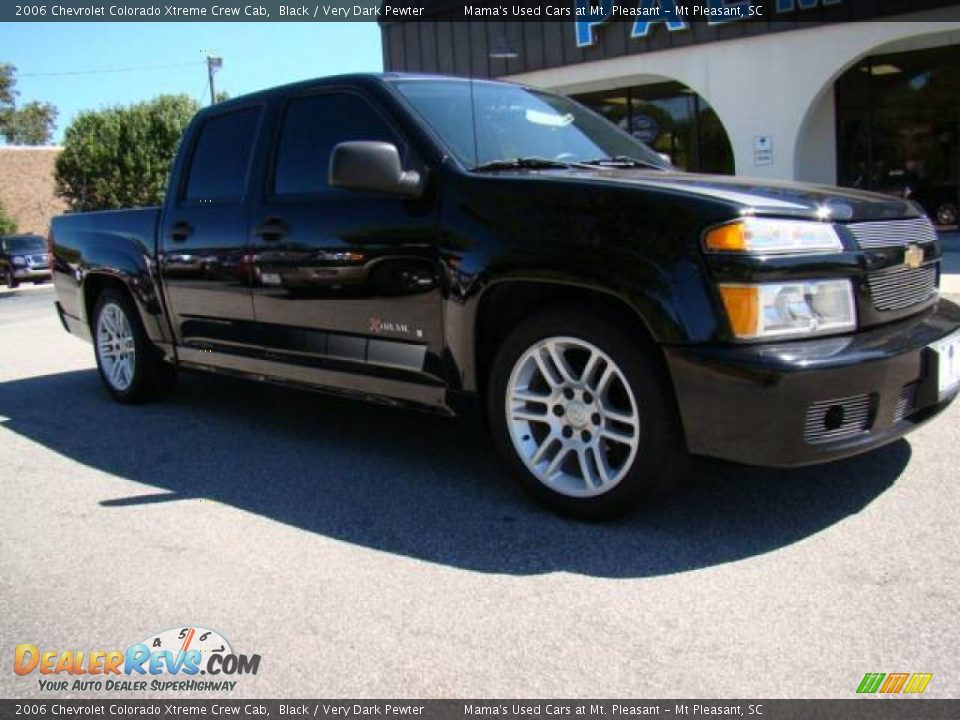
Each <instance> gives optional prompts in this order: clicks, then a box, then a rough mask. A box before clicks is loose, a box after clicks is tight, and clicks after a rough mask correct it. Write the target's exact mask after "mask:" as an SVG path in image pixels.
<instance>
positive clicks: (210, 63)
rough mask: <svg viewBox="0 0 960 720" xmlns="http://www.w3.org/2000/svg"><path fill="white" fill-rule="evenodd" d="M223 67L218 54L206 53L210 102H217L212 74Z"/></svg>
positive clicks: (221, 59)
mask: <svg viewBox="0 0 960 720" xmlns="http://www.w3.org/2000/svg"><path fill="white" fill-rule="evenodd" d="M222 67H223V58H222V57H220V56H218V55H211V54H210V53H207V79H208V80H209V81H210V104H211V105H213V104H215V103H216V102H217V90H216V87H215V85H214V80H213V78H214V76H215V75H216V74H217V71H218V70H219V69H220V68H222Z"/></svg>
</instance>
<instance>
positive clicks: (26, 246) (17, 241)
mask: <svg viewBox="0 0 960 720" xmlns="http://www.w3.org/2000/svg"><path fill="white" fill-rule="evenodd" d="M3 249H4V250H5V251H6V252H8V253H34V252H46V251H47V241H46V240H44V239H43V238H42V237H40V236H39V235H18V236H15V237H8V238H4V239H3Z"/></svg>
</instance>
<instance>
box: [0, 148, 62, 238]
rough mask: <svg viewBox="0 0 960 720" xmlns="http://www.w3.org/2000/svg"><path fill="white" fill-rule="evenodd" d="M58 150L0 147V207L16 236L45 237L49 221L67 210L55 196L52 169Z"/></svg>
mask: <svg viewBox="0 0 960 720" xmlns="http://www.w3.org/2000/svg"><path fill="white" fill-rule="evenodd" d="M60 150H61V148H59V147H0V203H3V206H4V208H6V210H7V212H8V213H10V215H12V216H13V218H14V220H16V221H17V230H18V232H33V233H37V234H38V235H43V236H46V234H47V230H48V229H49V227H50V218H52V217H53V216H54V215H58V214H60V213H62V212H63V211H64V210H66V207H67V206H66V203H65V202H63V200H61V199H60V198H58V197H57V196H56V190H55V184H54V179H53V177H54V176H53V165H54V162H55V160H56V158H57V155H58V154H59V153H60Z"/></svg>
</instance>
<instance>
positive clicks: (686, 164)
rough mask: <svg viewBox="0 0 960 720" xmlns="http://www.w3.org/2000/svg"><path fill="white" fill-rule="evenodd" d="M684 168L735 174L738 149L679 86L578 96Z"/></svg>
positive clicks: (712, 115)
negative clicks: (735, 155) (734, 156)
mask: <svg viewBox="0 0 960 720" xmlns="http://www.w3.org/2000/svg"><path fill="white" fill-rule="evenodd" d="M575 99H576V100H578V101H580V102H581V103H583V104H584V105H586V106H587V107H589V108H591V109H592V110H594V111H596V112H599V113H600V114H601V115H603V116H604V117H606V118H607V119H608V120H610V121H611V122H613V123H615V124H616V125H618V126H620V127H621V128H622V129H623V130H626V131H627V132H629V133H630V134H632V135H633V136H634V137H636V138H637V139H638V140H642V141H643V142H644V143H646V144H647V145H649V146H650V147H652V148H653V149H654V150H656V151H657V152H659V153H664V154H665V155H669V156H670V161H671V162H672V163H673V164H674V165H676V166H677V167H679V168H681V169H683V170H689V171H692V172H707V173H725V174H733V168H734V165H733V149H732V148H731V146H730V140H729V139H728V138H727V133H726V131H725V130H724V129H723V125H722V123H721V122H720V119H719V118H718V117H717V114H716V112H714V110H713V108H712V107H711V106H710V103H708V102H707V101H706V100H705V99H704V98H702V97H700V96H699V95H697V94H696V93H695V92H693V91H692V90H691V89H690V88H688V87H686V86H685V85H683V84H682V83H678V82H664V83H656V84H652V85H641V86H638V87H632V88H626V89H621V90H611V91H607V92H599V93H590V94H585V95H577V96H575Z"/></svg>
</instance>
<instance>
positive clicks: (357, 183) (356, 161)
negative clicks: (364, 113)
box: [329, 140, 423, 197]
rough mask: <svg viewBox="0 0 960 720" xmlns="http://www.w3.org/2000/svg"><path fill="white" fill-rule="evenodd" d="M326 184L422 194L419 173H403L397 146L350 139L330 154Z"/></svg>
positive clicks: (417, 195) (395, 192)
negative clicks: (327, 182) (327, 181)
mask: <svg viewBox="0 0 960 720" xmlns="http://www.w3.org/2000/svg"><path fill="white" fill-rule="evenodd" d="M329 184H330V186H331V187H343V188H350V189H352V190H376V191H378V192H385V193H391V194H393V195H406V196H407V197H419V196H420V194H421V193H422V192H423V185H422V183H421V182H420V173H418V172H416V171H414V170H406V171H405V170H404V169H403V168H402V167H401V166H400V152H399V151H398V150H397V146H396V145H394V144H393V143H388V142H378V141H374V140H352V141H350V142H342V143H339V144H338V145H337V146H336V147H334V148H333V153H331V155H330V175H329Z"/></svg>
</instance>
